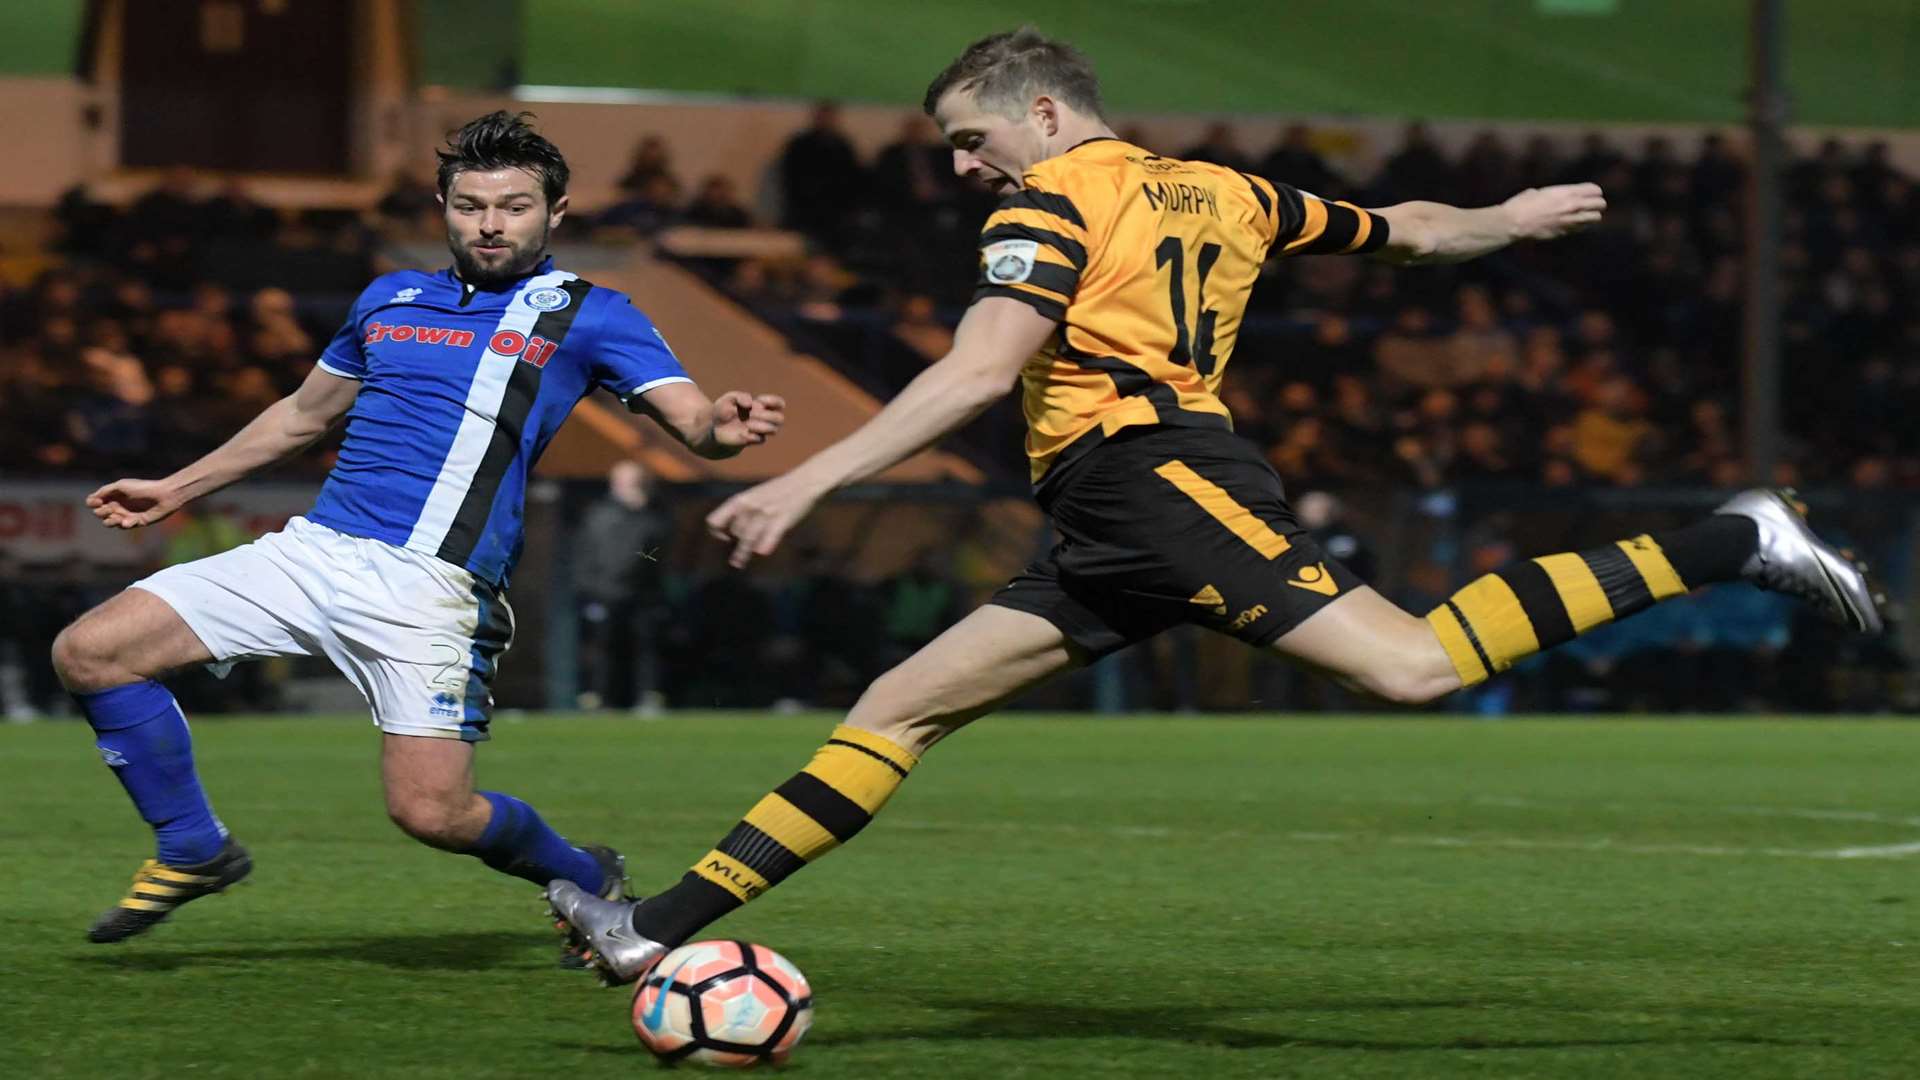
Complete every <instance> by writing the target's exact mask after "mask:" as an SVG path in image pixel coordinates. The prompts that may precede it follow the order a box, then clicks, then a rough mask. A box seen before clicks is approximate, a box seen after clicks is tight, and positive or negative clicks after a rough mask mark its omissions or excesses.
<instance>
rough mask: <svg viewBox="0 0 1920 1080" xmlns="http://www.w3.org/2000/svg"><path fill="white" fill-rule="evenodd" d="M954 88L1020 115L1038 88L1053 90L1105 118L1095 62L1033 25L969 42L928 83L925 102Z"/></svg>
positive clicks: (930, 109)
mask: <svg viewBox="0 0 1920 1080" xmlns="http://www.w3.org/2000/svg"><path fill="white" fill-rule="evenodd" d="M951 90H967V91H971V92H972V94H973V97H974V100H975V101H977V102H978V103H979V104H980V107H981V108H983V109H988V110H991V111H994V112H998V113H1002V114H1005V115H1009V116H1011V115H1017V114H1018V113H1020V112H1022V111H1024V110H1025V109H1026V107H1027V104H1028V102H1031V101H1032V100H1033V99H1034V98H1035V97H1036V96H1038V95H1040V94H1050V95H1052V96H1054V97H1057V98H1059V99H1060V100H1061V101H1064V102H1066V103H1067V104H1068V105H1071V106H1073V107H1074V108H1076V109H1078V110H1080V111H1081V112H1085V113H1091V114H1093V115H1094V116H1097V117H1099V118H1100V119H1102V120H1104V119H1106V109H1105V107H1104V106H1102V105H1101V104H1100V79H1099V77H1098V76H1096V75H1094V73H1093V62H1092V61H1090V60H1088V59H1087V57H1086V55H1085V54H1084V53H1082V52H1081V51H1080V50H1078V49H1076V48H1074V47H1073V46H1071V45H1069V44H1067V43H1066V42H1064V41H1054V40H1052V39H1050V38H1048V37H1046V36H1045V35H1043V34H1041V33H1040V31H1038V30H1035V29H1034V28H1033V27H1031V26H1023V27H1021V28H1020V29H1018V30H1008V31H1006V32H1004V33H999V34H994V35H992V36H991V37H983V38H981V39H980V40H979V41H976V42H974V43H973V44H971V45H969V46H967V49H966V51H965V52H963V53H961V54H960V58H959V59H957V60H955V61H954V62H953V63H951V64H948V65H947V70H945V71H943V72H941V73H940V75H939V77H937V78H935V79H934V80H933V82H932V84H931V85H929V86H928V87H927V98H926V101H925V102H923V103H922V104H921V108H923V109H925V110H926V111H927V115H928V116H932V115H933V109H934V106H936V105H938V104H940V99H941V98H943V97H945V96H947V93H948V91H951Z"/></svg>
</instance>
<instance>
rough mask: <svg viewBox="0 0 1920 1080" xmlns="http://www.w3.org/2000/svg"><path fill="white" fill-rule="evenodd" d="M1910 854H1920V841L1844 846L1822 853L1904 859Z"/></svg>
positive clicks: (1828, 856) (1824, 855)
mask: <svg viewBox="0 0 1920 1080" xmlns="http://www.w3.org/2000/svg"><path fill="white" fill-rule="evenodd" d="M1908 855H1920V843H1913V844H1878V845H1875V846H1873V847H1843V848H1836V849H1834V850H1832V851H1823V852H1821V853H1820V857H1821V858H1824V859H1903V858H1905V857H1907V856H1908Z"/></svg>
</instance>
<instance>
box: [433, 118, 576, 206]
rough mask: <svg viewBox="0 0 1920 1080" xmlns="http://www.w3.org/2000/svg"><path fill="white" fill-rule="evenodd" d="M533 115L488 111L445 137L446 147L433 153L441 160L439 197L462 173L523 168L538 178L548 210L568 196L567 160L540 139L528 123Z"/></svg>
mask: <svg viewBox="0 0 1920 1080" xmlns="http://www.w3.org/2000/svg"><path fill="white" fill-rule="evenodd" d="M531 119H533V114H532V113H527V112H523V113H519V114H517V115H516V114H512V113H508V112H506V111H505V110H501V111H498V112H490V113H488V114H487V115H485V116H482V117H480V118H479V119H476V120H469V121H467V122H466V124H465V125H464V126H463V127H461V128H460V130H459V131H455V132H451V133H449V134H448V135H447V148H446V149H445V150H435V151H434V154H435V155H436V156H438V157H439V158H440V197H441V198H443V199H444V198H446V195H447V192H448V190H449V189H451V188H452V187H453V178H454V177H455V176H458V175H460V174H461V173H463V172H475V171H480V172H492V171H494V170H495V169H525V170H527V171H528V172H530V173H532V174H533V175H535V176H537V177H539V178H540V187H541V190H543V191H544V192H546V196H547V207H548V208H549V209H551V208H552V207H553V204H554V203H557V202H559V201H560V199H561V197H562V196H564V195H565V194H566V193H567V179H568V177H569V176H571V175H572V174H571V173H569V172H568V170H567V159H566V158H563V157H561V156H560V148H559V147H557V146H555V145H553V144H552V143H550V142H548V141H547V140H545V139H543V138H541V137H540V136H539V135H538V134H537V133H535V131H534V130H533V128H531V127H529V126H528V125H527V121H528V120H531Z"/></svg>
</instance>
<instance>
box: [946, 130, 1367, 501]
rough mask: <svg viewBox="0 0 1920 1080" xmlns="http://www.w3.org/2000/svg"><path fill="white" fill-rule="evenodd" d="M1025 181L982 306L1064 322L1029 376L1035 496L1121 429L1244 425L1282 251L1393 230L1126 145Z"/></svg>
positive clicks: (989, 235)
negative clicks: (1247, 374) (1271, 268)
mask: <svg viewBox="0 0 1920 1080" xmlns="http://www.w3.org/2000/svg"><path fill="white" fill-rule="evenodd" d="M1021 182H1022V184H1023V188H1022V190H1020V191H1017V192H1015V193H1014V194H1012V195H1010V196H1008V197H1007V198H1006V199H1005V200H1004V201H1002V202H1001V204H1000V206H999V208H998V209H996V210H995V211H994V213H993V216H992V217H990V218H988V219H987V225H986V228H985V230H984V231H983V232H982V233H981V235H980V279H979V286H978V288H977V290H976V291H975V293H974V299H976V300H978V299H980V298H982V297H988V296H1005V297H1011V298H1013V299H1016V300H1020V301H1023V302H1025V303H1027V304H1030V305H1032V306H1033V308H1034V309H1035V310H1036V311H1039V312H1040V313H1041V314H1042V315H1045V316H1047V317H1048V318H1050V319H1054V320H1057V321H1058V322H1059V323H1060V329H1059V332H1058V333H1057V334H1055V335H1054V337H1053V338H1052V339H1050V340H1049V342H1048V344H1047V346H1046V347H1045V348H1044V349H1042V350H1041V351H1040V352H1039V354H1037V355H1036V356H1034V358H1033V359H1032V360H1030V361H1028V363H1027V365H1026V367H1025V369H1024V370H1023V371H1022V372H1021V383H1022V402H1021V404H1022V408H1023V411H1024V412H1025V413H1026V419H1027V457H1028V458H1029V461H1030V463H1031V466H1032V474H1033V482H1034V484H1035V485H1036V486H1037V487H1038V486H1042V485H1043V484H1044V482H1045V480H1046V478H1047V477H1048V476H1049V475H1050V474H1052V475H1058V474H1059V472H1058V471H1059V470H1060V469H1061V468H1062V466H1064V465H1065V464H1066V463H1067V462H1069V461H1072V460H1075V459H1077V458H1078V457H1079V456H1080V455H1081V454H1084V453H1086V452H1087V451H1088V450H1091V449H1092V448H1093V447H1094V446H1097V445H1099V443H1100V442H1101V441H1102V440H1104V439H1105V438H1106V437H1108V436H1110V435H1112V434H1113V433H1115V432H1116V431H1119V430H1121V429H1122V428H1126V427H1131V426H1134V425H1143V424H1144V425H1154V424H1158V425H1166V426H1179V427H1211V428H1218V429H1221V430H1231V427H1232V423H1231V420H1230V418H1229V416H1228V413H1227V407H1226V406H1225V405H1223V404H1221V402H1220V398H1219V397H1218V394H1217V392H1218V390H1219V388H1220V378H1221V375H1222V374H1223V373H1224V372H1225V370H1226V366H1227V360H1228V358H1229V357H1231V356H1232V355H1233V346H1234V341H1235V339H1236V338H1237V337H1238V336H1239V332H1240V320H1241V316H1242V315H1243V314H1244V313H1245V312H1246V308H1247V297H1248V294H1249V293H1250V292H1251V291H1252V289H1253V283H1254V281H1255V279H1256V278H1258V277H1259V275H1260V266H1261V264H1262V263H1263V262H1265V261H1266V258H1267V254H1268V252H1269V251H1270V250H1271V249H1274V248H1278V249H1279V250H1280V251H1282V252H1283V253H1285V254H1310V253H1321V252H1329V253H1333V252H1365V251H1373V250H1375V249H1377V248H1379V247H1380V246H1381V245H1382V244H1385V243H1386V241H1387V223H1386V221H1385V220H1384V219H1382V218H1380V217H1378V216H1376V215H1374V214H1370V213H1368V212H1367V211H1365V210H1362V209H1361V208H1359V207H1357V206H1354V205H1352V204H1351V203H1344V202H1334V201H1329V200H1323V199H1321V198H1319V197H1317V196H1314V195H1310V194H1308V193H1306V192H1303V191H1297V190H1295V189H1294V188H1291V187H1288V186H1287V185H1285V184H1280V183H1270V182H1268V181H1267V180H1264V179H1261V178H1259V177H1254V176H1248V175H1246V174H1244V173H1239V172H1235V171H1234V170H1232V169H1227V168H1223V167H1221V166H1218V165H1209V164H1206V163H1204V162H1197V161H1179V160H1176V159H1173V158H1164V157H1159V156H1157V155H1155V154H1152V153H1150V152H1148V151H1146V150H1143V149H1141V148H1140V147H1138V146H1134V145H1133V144H1131V143H1127V142H1122V141H1120V140H1119V139H1113V138H1099V139H1091V140H1088V141H1087V142H1083V143H1081V144H1079V145H1078V146H1075V147H1074V148H1072V149H1071V150H1068V151H1067V152H1066V153H1064V154H1059V155H1056V156H1054V157H1051V158H1048V159H1047V160H1045V161H1042V162H1041V163H1039V164H1038V165H1035V166H1034V167H1033V168H1032V169H1031V170H1030V171H1029V172H1027V174H1026V175H1025V176H1024V177H1022V179H1021Z"/></svg>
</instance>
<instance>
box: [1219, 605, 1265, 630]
mask: <svg viewBox="0 0 1920 1080" xmlns="http://www.w3.org/2000/svg"><path fill="white" fill-rule="evenodd" d="M1266 613H1267V605H1265V604H1255V605H1253V606H1252V607H1250V608H1248V609H1247V610H1245V611H1243V612H1241V613H1240V614H1239V615H1238V616H1237V617H1236V618H1235V619H1234V620H1233V625H1232V626H1231V627H1228V629H1230V630H1244V629H1246V628H1247V627H1249V626H1252V625H1253V624H1254V623H1255V622H1256V621H1258V620H1259V618H1260V616H1262V615H1265V614H1266Z"/></svg>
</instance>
